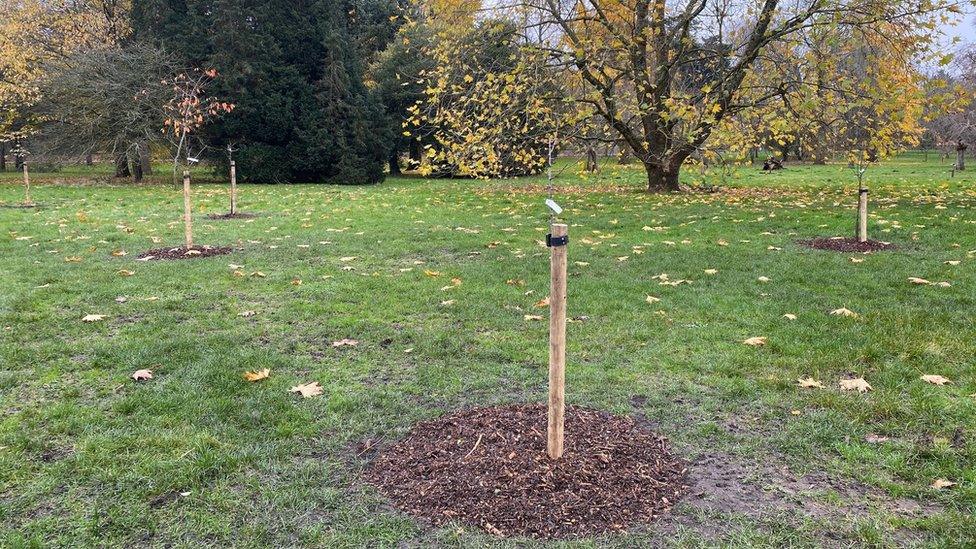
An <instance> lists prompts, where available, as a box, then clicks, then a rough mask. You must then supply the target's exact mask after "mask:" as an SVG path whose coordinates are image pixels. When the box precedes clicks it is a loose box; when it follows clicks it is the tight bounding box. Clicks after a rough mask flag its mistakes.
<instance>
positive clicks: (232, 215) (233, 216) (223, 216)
mask: <svg viewBox="0 0 976 549" xmlns="http://www.w3.org/2000/svg"><path fill="white" fill-rule="evenodd" d="M255 217H257V215H255V214H252V213H246V212H236V213H225V214H210V215H208V216H207V219H213V220H217V221H219V220H222V219H254V218H255Z"/></svg>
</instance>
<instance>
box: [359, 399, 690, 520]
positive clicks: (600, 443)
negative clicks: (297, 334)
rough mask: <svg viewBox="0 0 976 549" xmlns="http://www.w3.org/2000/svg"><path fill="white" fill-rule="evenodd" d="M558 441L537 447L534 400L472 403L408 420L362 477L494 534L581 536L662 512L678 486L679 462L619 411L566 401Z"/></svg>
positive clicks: (415, 504)
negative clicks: (407, 427)
mask: <svg viewBox="0 0 976 549" xmlns="http://www.w3.org/2000/svg"><path fill="white" fill-rule="evenodd" d="M565 445H566V446H565V447H566V451H565V453H564V454H563V457H562V458H561V459H559V460H556V461H553V460H550V459H549V457H548V456H547V455H546V407H545V406H544V405H542V404H531V405H507V406H497V407H490V408H475V409H472V410H466V411H462V412H459V413H457V414H453V415H449V416H446V417H442V418H439V419H436V420H433V421H428V422H424V423H420V424H418V425H417V426H416V427H414V429H413V430H412V431H410V433H408V434H407V436H406V438H404V439H403V440H401V441H400V442H397V443H395V444H393V445H391V446H389V447H387V448H385V449H383V450H382V451H381V452H380V453H379V454H378V455H377V457H376V458H375V459H374V460H373V461H372V463H371V464H370V466H369V467H368V468H367V470H366V471H365V476H366V479H367V480H369V481H370V482H371V483H372V484H374V485H375V486H376V487H377V488H378V489H379V491H380V492H381V493H383V494H384V495H386V496H387V497H389V498H390V499H391V500H393V502H394V504H395V505H396V507H398V508H399V509H401V510H403V511H405V512H407V513H409V514H411V515H413V516H415V517H418V518H422V519H425V520H427V521H429V522H431V523H433V524H435V525H442V524H444V523H447V522H449V521H452V520H458V521H461V522H464V523H469V524H475V525H478V526H479V527H481V528H483V529H485V530H487V531H488V532H490V533H492V534H494V535H497V536H511V535H527V536H533V537H538V538H545V539H550V538H567V537H576V536H591V535H596V534H600V533H604V532H612V531H619V530H624V529H626V528H628V527H630V526H632V525H637V524H640V523H643V522H647V521H650V520H651V519H653V518H654V517H655V516H657V515H660V514H662V513H666V512H667V511H669V510H670V508H671V506H672V505H674V503H675V502H676V501H677V500H678V498H680V497H681V495H682V494H683V493H684V492H685V490H686V486H685V476H686V469H685V466H686V465H685V462H684V461H683V460H681V459H680V458H677V457H675V456H673V455H672V454H671V451H670V448H669V444H668V441H667V440H666V439H665V438H664V437H663V436H661V435H658V434H656V433H654V432H653V431H650V430H648V429H646V428H644V427H642V426H641V425H639V424H638V423H637V422H636V421H635V420H634V419H632V418H629V417H622V416H615V415H612V414H609V413H606V412H600V411H596V410H590V409H586V408H578V407H568V408H567V410H566V439H565Z"/></svg>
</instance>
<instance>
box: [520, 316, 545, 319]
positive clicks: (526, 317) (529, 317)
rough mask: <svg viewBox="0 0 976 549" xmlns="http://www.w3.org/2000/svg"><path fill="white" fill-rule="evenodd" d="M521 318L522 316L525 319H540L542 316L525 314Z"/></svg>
mask: <svg viewBox="0 0 976 549" xmlns="http://www.w3.org/2000/svg"><path fill="white" fill-rule="evenodd" d="M522 318H524V319H525V320H542V317H541V316H539V315H525V316H524V317H522Z"/></svg>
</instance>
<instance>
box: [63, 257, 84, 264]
mask: <svg viewBox="0 0 976 549" xmlns="http://www.w3.org/2000/svg"><path fill="white" fill-rule="evenodd" d="M80 261H81V257H79V256H77V255H72V256H68V257H66V258H64V262H65V263H78V262H80Z"/></svg>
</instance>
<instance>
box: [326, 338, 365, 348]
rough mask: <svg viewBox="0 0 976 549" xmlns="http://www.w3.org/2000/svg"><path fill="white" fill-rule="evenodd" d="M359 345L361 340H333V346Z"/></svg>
mask: <svg viewBox="0 0 976 549" xmlns="http://www.w3.org/2000/svg"><path fill="white" fill-rule="evenodd" d="M356 345H359V342H358V341H356V340H355V339H340V340H339V341H333V342H332V346H333V347H355V346H356Z"/></svg>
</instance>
